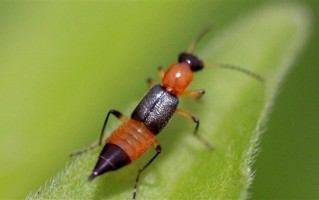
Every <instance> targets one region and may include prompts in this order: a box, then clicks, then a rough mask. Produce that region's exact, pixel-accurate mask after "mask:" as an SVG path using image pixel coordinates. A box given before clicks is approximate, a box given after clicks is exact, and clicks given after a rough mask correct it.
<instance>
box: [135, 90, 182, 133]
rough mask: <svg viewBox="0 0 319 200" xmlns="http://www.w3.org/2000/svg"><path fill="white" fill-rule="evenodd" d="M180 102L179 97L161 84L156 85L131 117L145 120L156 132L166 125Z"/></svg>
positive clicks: (150, 128)
mask: <svg viewBox="0 0 319 200" xmlns="http://www.w3.org/2000/svg"><path fill="white" fill-rule="evenodd" d="M178 103H179V100H178V98H177V97H176V96H175V95H173V94H171V93H169V92H168V91H166V90H165V89H164V88H163V87H162V86H161V85H155V86H154V87H153V88H152V89H151V90H150V91H149V92H148V93H147V94H146V95H145V96H144V98H143V99H142V100H141V102H140V103H139V104H138V105H137V107H136V108H135V110H134V111H133V113H132V115H131V118H132V119H135V120H137V121H140V122H143V124H144V125H145V126H146V127H147V128H148V129H149V130H150V131H151V132H152V133H154V134H156V135H157V134H158V133H159V132H161V130H162V129H163V128H164V127H165V126H166V124H167V123H168V121H169V120H170V118H171V117H172V115H173V114H174V112H175V111H176V108H177V105H178Z"/></svg>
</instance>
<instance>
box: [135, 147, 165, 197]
mask: <svg viewBox="0 0 319 200" xmlns="http://www.w3.org/2000/svg"><path fill="white" fill-rule="evenodd" d="M155 150H156V154H155V155H154V156H153V157H152V158H151V159H150V160H149V161H148V162H147V163H146V164H145V165H144V166H143V167H142V168H140V169H139V170H138V172H137V176H136V179H135V184H134V190H133V197H132V200H136V193H137V186H138V180H139V178H140V175H141V173H142V172H143V171H144V170H145V169H146V168H147V167H148V166H149V165H150V164H151V163H152V162H153V161H154V160H155V158H157V156H158V155H159V154H160V153H161V151H162V148H161V145H160V144H159V143H156V144H155Z"/></svg>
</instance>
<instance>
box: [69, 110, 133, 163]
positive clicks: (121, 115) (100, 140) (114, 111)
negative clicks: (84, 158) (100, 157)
mask: <svg viewBox="0 0 319 200" xmlns="http://www.w3.org/2000/svg"><path fill="white" fill-rule="evenodd" d="M111 114H112V115H114V116H115V117H116V118H117V119H119V120H121V121H122V122H125V121H126V120H127V119H128V117H127V116H125V115H124V114H122V113H121V112H120V111H117V110H113V109H112V110H110V111H109V112H108V113H107V115H106V118H105V120H104V124H103V127H102V131H101V134H100V138H99V142H98V143H97V144H94V145H92V146H90V147H88V148H85V149H82V150H79V151H76V152H74V153H71V154H70V156H71V157H72V156H75V155H79V154H82V153H84V152H87V151H90V150H92V149H95V148H96V147H98V146H101V145H102V140H103V137H104V132H105V127H106V124H107V122H108V120H109V117H110V115H111Z"/></svg>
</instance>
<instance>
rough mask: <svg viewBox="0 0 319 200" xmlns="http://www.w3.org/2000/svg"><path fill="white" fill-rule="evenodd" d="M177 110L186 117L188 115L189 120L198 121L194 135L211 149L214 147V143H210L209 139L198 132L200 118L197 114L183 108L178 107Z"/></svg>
mask: <svg viewBox="0 0 319 200" xmlns="http://www.w3.org/2000/svg"><path fill="white" fill-rule="evenodd" d="M176 112H177V113H178V114H180V115H182V116H184V117H186V118H187V119H189V120H192V121H193V122H195V123H196V126H195V130H194V132H193V135H194V136H195V137H196V138H197V139H198V140H199V141H200V142H201V143H202V144H204V145H205V146H206V147H207V148H209V149H211V150H212V149H213V145H212V143H210V142H209V141H208V140H206V139H205V138H203V137H202V136H201V135H199V134H198V133H197V132H198V128H199V118H198V117H197V116H195V115H193V114H192V113H190V112H188V111H186V110H183V109H181V108H177V110H176Z"/></svg>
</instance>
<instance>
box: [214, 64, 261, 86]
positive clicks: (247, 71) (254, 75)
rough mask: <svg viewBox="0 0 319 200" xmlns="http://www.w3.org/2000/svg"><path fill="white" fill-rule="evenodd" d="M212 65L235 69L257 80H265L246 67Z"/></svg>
mask: <svg viewBox="0 0 319 200" xmlns="http://www.w3.org/2000/svg"><path fill="white" fill-rule="evenodd" d="M214 66H216V67H220V68H224V69H230V70H235V71H238V72H240V73H243V74H246V75H247V76H250V77H252V78H254V79H255V80H257V81H259V82H261V83H263V82H265V79H264V78H263V77H262V76H261V75H259V74H257V73H255V72H252V71H250V70H248V69H245V68H242V67H239V66H236V65H229V64H214Z"/></svg>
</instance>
